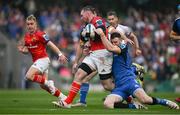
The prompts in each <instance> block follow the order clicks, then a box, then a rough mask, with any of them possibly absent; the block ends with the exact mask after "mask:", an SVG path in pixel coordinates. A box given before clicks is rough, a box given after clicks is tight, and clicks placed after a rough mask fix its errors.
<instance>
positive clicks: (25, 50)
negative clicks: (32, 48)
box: [17, 43, 29, 54]
mask: <svg viewBox="0 0 180 115" xmlns="http://www.w3.org/2000/svg"><path fill="white" fill-rule="evenodd" d="M17 49H18V51H19V52H21V53H23V54H27V53H28V52H29V51H28V48H27V47H26V46H24V45H23V44H22V43H18V45H17Z"/></svg>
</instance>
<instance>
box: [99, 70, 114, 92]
mask: <svg viewBox="0 0 180 115" xmlns="http://www.w3.org/2000/svg"><path fill="white" fill-rule="evenodd" d="M99 76H100V81H101V84H102V85H103V88H104V89H105V90H107V91H112V89H114V83H113V79H112V74H111V73H110V74H99Z"/></svg>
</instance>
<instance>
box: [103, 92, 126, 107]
mask: <svg viewBox="0 0 180 115" xmlns="http://www.w3.org/2000/svg"><path fill="white" fill-rule="evenodd" d="M122 100H123V98H122V97H121V96H120V95H117V94H110V95H108V96H107V97H106V99H105V101H104V106H105V107H108V108H114V103H115V102H121V101H122Z"/></svg>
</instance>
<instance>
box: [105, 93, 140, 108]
mask: <svg viewBox="0 0 180 115" xmlns="http://www.w3.org/2000/svg"><path fill="white" fill-rule="evenodd" d="M119 93H121V94H122V95H124V94H125V93H122V92H118V94H110V95H108V96H107V97H106V99H105V101H104V106H105V107H106V108H110V109H117V108H129V109H141V108H143V106H141V105H139V103H128V104H126V103H123V102H122V101H123V96H121V95H119Z"/></svg>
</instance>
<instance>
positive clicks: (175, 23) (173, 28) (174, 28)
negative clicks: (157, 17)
mask: <svg viewBox="0 0 180 115" xmlns="http://www.w3.org/2000/svg"><path fill="white" fill-rule="evenodd" d="M177 23H178V20H176V21H175V22H174V24H173V27H172V30H173V31H174V32H176V33H177V32H178V28H177V25H178V24H177Z"/></svg>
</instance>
